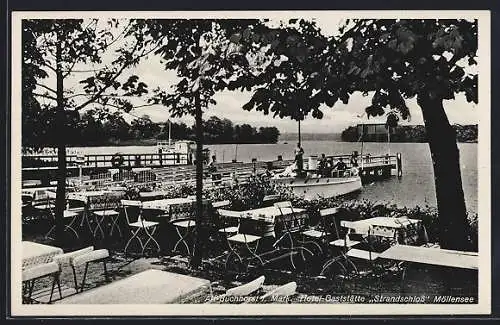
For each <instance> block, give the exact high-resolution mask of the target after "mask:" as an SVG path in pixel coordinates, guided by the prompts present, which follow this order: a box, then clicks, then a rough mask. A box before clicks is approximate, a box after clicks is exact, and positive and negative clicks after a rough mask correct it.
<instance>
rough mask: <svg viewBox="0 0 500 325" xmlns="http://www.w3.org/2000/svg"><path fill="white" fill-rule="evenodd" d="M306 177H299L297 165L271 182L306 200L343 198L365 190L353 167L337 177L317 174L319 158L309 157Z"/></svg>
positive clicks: (338, 173)
mask: <svg viewBox="0 0 500 325" xmlns="http://www.w3.org/2000/svg"><path fill="white" fill-rule="evenodd" d="M307 165H308V166H307V169H305V170H304V171H305V172H306V175H305V176H304V177H299V176H297V173H296V172H295V164H292V165H290V166H288V167H287V168H286V169H285V170H284V171H283V172H281V173H279V174H275V175H274V176H273V177H272V178H271V180H272V181H273V182H274V183H275V184H278V185H283V186H286V187H289V188H291V189H292V191H293V193H294V194H295V195H297V196H300V197H302V198H304V199H305V200H314V199H318V198H330V197H337V196H343V195H346V194H349V193H353V192H357V191H360V190H361V189H362V188H363V185H362V183H361V177H360V176H359V175H358V169H357V168H355V167H353V168H351V169H347V170H345V171H342V172H336V173H334V175H333V176H335V177H323V176H320V175H318V174H317V158H316V157H315V156H312V157H309V161H308V164H307Z"/></svg>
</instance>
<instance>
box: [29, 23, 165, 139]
mask: <svg viewBox="0 0 500 325" xmlns="http://www.w3.org/2000/svg"><path fill="white" fill-rule="evenodd" d="M110 24H111V25H113V26H114V27H115V30H118V31H119V32H118V33H116V34H113V33H111V32H110V31H109V28H107V27H108V26H109V25H110ZM122 25H123V26H122ZM22 28H23V65H22V77H23V137H22V139H23V144H24V145H28V146H31V147H32V146H42V145H47V144H49V145H54V144H55V142H54V132H59V133H60V132H61V131H62V129H60V128H54V125H55V123H56V122H55V116H56V114H55V113H53V112H54V111H55V109H56V107H57V106H58V103H57V98H56V93H57V92H56V87H54V86H53V84H55V82H54V81H55V80H56V79H57V77H56V71H57V70H59V71H61V78H62V79H63V80H62V82H63V85H64V81H67V80H70V79H75V78H76V79H77V81H78V84H79V85H81V87H80V88H79V89H76V90H75V89H74V88H73V87H69V86H66V87H65V89H64V94H63V98H62V103H59V104H61V105H62V106H63V107H64V108H65V110H66V111H67V112H68V113H67V116H68V118H66V119H65V122H64V124H65V127H64V133H67V132H68V135H69V139H71V138H72V136H71V131H70V130H71V129H75V128H77V127H78V111H80V110H82V109H84V108H86V107H88V106H89V105H93V106H94V108H95V109H99V108H104V109H109V108H114V109H123V110H125V111H130V110H131V109H132V108H133V105H132V104H131V102H130V101H129V100H128V99H127V98H128V97H131V96H142V95H144V94H146V93H148V90H147V85H146V84H145V83H143V82H140V81H139V78H138V76H134V75H132V76H129V77H126V76H125V79H124V80H121V79H120V78H122V76H124V75H125V73H124V72H125V71H126V69H128V68H130V67H132V66H134V65H136V64H137V63H138V62H139V60H140V59H141V58H143V57H145V56H147V55H148V54H149V53H150V52H151V51H152V50H154V49H155V48H156V47H157V46H158V43H159V42H161V39H160V40H153V39H152V38H151V37H147V36H141V37H138V35H142V34H143V32H142V31H141V30H140V26H139V24H138V22H137V21H134V20H130V21H118V20H110V21H107V22H106V21H102V20H98V19H89V20H84V19H56V20H45V19H36V20H23V26H22ZM118 44H119V46H118ZM57 47H59V48H60V49H61V51H60V59H59V60H57V58H56V49H57ZM111 53H114V54H115V55H116V56H115V59H114V60H113V61H112V62H111V64H108V65H103V60H102V58H103V57H105V56H109V55H110V54H111ZM96 65H97V66H98V67H97V68H95V69H90V70H79V69H78V67H79V66H84V67H89V66H91V67H93V66H96ZM79 76H81V78H80V80H78V79H79ZM80 90H81V92H80ZM51 112H52V113H51ZM70 112H73V113H70ZM69 117H71V118H69Z"/></svg>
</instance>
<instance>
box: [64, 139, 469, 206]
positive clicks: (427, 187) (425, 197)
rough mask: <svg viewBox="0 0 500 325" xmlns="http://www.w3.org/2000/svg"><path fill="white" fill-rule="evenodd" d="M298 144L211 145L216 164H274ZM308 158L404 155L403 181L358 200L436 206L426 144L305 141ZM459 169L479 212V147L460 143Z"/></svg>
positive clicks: (146, 149)
mask: <svg viewBox="0 0 500 325" xmlns="http://www.w3.org/2000/svg"><path fill="white" fill-rule="evenodd" d="M295 145H296V143H294V142H289V143H288V144H284V143H278V144H239V145H235V144H226V145H208V146H207V147H208V148H210V151H211V153H212V154H215V155H216V156H217V161H219V162H221V161H225V162H229V161H231V160H232V159H234V158H235V156H236V158H237V159H238V161H251V160H252V158H257V159H258V160H273V159H276V158H277V156H278V155H281V156H282V157H283V159H292V158H293V149H294V147H295ZM302 146H303V148H304V150H305V156H308V155H320V154H321V153H325V154H327V155H328V154H332V155H335V154H349V153H351V152H352V151H355V150H357V151H358V152H361V149H362V150H363V153H370V154H371V155H377V154H385V153H387V152H391V153H396V152H401V153H402V157H403V178H401V179H398V178H397V177H392V178H391V179H388V180H385V181H381V182H374V183H371V184H366V185H365V186H364V187H363V190H362V191H361V193H360V194H359V198H362V199H369V200H371V201H380V202H387V203H394V204H397V205H400V206H407V207H412V206H415V205H420V206H422V205H426V204H428V205H430V206H436V198H435V188H434V175H433V170H432V161H431V156H430V151H429V146H428V144H426V143H391V144H387V143H364V144H363V148H361V144H360V143H353V142H337V141H303V144H302ZM458 147H459V150H460V166H461V171H462V184H463V189H464V195H465V203H466V206H467V209H468V210H470V211H473V212H477V205H478V203H477V200H478V197H477V192H478V191H477V144H475V143H460V144H459V145H458ZM74 149H77V150H78V151H81V152H82V153H86V154H93V153H116V152H121V153H137V154H139V153H151V152H156V147H155V146H127V147H91V148H74Z"/></svg>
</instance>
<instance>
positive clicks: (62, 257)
mask: <svg viewBox="0 0 500 325" xmlns="http://www.w3.org/2000/svg"><path fill="white" fill-rule="evenodd" d="M93 250H94V246H89V247H85V248H82V249H79V250H76V251H72V252H69V253H64V254H59V255H56V256H54V261H55V262H57V263H58V264H59V267H62V265H64V264H69V262H70V260H71V259H72V258H74V257H76V256H79V255H83V254H87V253H90V252H92V251H93Z"/></svg>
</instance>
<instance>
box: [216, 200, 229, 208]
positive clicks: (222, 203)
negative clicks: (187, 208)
mask: <svg viewBox="0 0 500 325" xmlns="http://www.w3.org/2000/svg"><path fill="white" fill-rule="evenodd" d="M230 204H231V201H229V200H224V201H216V202H214V203H212V207H213V208H214V209H219V208H222V207H227V206H229V205H230Z"/></svg>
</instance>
